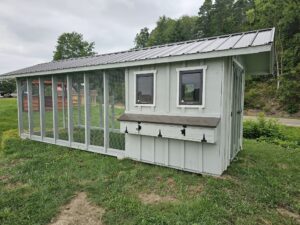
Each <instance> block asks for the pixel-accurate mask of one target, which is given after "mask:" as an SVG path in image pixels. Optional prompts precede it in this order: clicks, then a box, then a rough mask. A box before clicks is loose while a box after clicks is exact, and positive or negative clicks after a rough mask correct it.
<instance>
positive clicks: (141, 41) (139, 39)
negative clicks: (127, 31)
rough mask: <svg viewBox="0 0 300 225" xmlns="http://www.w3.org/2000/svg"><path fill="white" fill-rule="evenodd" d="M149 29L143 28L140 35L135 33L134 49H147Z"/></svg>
mask: <svg viewBox="0 0 300 225" xmlns="http://www.w3.org/2000/svg"><path fill="white" fill-rule="evenodd" d="M149 35H150V34H149V29H148V28H147V27H144V28H143V29H141V31H140V33H137V34H136V35H135V39H134V45H135V47H134V48H144V47H147V45H148V40H149Z"/></svg>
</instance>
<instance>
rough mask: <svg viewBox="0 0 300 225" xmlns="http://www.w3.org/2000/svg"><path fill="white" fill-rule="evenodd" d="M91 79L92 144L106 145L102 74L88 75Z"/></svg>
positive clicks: (90, 127)
mask: <svg viewBox="0 0 300 225" xmlns="http://www.w3.org/2000/svg"><path fill="white" fill-rule="evenodd" d="M88 79H89V106H88V107H89V109H90V110H89V113H90V126H89V129H90V144H91V145H96V146H103V145H104V105H103V103H104V97H103V95H104V92H103V91H104V90H103V89H104V87H103V74H102V72H94V73H90V74H88Z"/></svg>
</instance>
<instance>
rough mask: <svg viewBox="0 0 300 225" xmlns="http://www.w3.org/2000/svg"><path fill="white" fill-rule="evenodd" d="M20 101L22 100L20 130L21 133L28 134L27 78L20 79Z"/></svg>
mask: <svg viewBox="0 0 300 225" xmlns="http://www.w3.org/2000/svg"><path fill="white" fill-rule="evenodd" d="M20 84H21V90H20V91H21V101H22V109H21V112H22V128H23V129H22V130H21V133H24V134H28V133H29V130H28V127H29V125H28V91H27V80H26V79H21V80H20Z"/></svg>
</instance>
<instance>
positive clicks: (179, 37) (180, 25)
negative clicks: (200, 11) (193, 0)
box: [170, 16, 198, 42]
mask: <svg viewBox="0 0 300 225" xmlns="http://www.w3.org/2000/svg"><path fill="white" fill-rule="evenodd" d="M197 19H198V18H197V17H196V16H182V17H180V18H179V19H178V20H176V21H175V25H174V28H173V29H172V32H171V37H170V39H171V40H172V42H178V41H187V40H191V39H195V38H196V32H195V25H196V22H197Z"/></svg>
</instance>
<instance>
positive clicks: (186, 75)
mask: <svg viewBox="0 0 300 225" xmlns="http://www.w3.org/2000/svg"><path fill="white" fill-rule="evenodd" d="M202 84H203V73H202V70H197V71H187V72H180V99H179V104H180V105H201V104H202V91H203V87H202V86H203V85H202Z"/></svg>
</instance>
